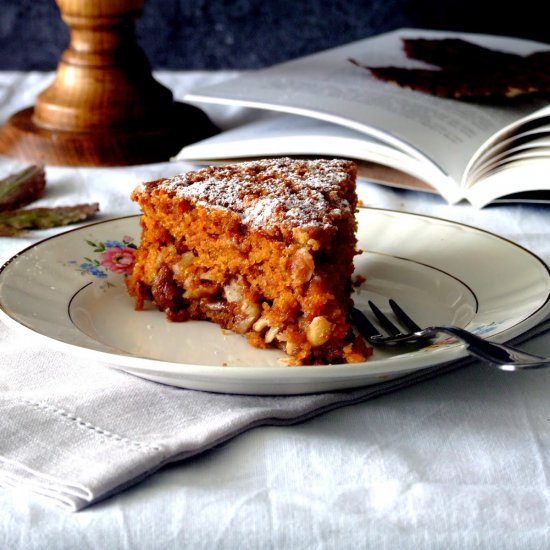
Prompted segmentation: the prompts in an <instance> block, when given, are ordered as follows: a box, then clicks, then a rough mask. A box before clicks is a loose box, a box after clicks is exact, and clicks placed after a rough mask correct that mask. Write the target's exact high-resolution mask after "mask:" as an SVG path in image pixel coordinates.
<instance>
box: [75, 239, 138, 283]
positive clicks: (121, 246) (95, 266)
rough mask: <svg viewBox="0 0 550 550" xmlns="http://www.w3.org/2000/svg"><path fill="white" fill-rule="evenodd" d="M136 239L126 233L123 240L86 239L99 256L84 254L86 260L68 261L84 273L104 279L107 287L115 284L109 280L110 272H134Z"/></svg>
mask: <svg viewBox="0 0 550 550" xmlns="http://www.w3.org/2000/svg"><path fill="white" fill-rule="evenodd" d="M134 241H135V239H134V238H133V237H132V236H130V235H124V237H122V239H121V240H113V239H106V240H104V241H91V240H88V239H86V244H87V245H88V246H90V247H92V249H93V252H94V254H96V255H97V256H94V257H91V256H84V258H83V260H84V261H78V260H69V261H68V262H67V263H68V264H69V265H71V266H73V267H75V268H76V270H77V271H79V272H80V273H81V274H82V275H90V276H92V277H96V278H97V279H103V280H104V281H105V282H104V286H106V287H110V286H114V284H113V283H112V282H110V281H109V280H107V279H108V277H109V274H110V273H115V274H118V275H124V276H126V275H129V274H130V273H131V272H132V267H133V265H134V260H135V253H136V250H137V246H136V245H135V243H134Z"/></svg>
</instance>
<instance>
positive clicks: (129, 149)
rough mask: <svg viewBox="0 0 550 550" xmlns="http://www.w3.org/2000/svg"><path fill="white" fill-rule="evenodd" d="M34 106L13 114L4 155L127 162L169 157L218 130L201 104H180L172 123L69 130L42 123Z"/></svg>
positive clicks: (1, 143)
mask: <svg viewBox="0 0 550 550" xmlns="http://www.w3.org/2000/svg"><path fill="white" fill-rule="evenodd" d="M33 114H34V108H33V107H30V108H28V109H24V110H23V111H19V112H17V113H15V114H14V115H12V116H11V117H10V119H9V120H8V121H7V122H6V124H5V125H4V126H3V127H2V128H1V129H0V154H4V155H7V156H10V157H15V158H18V159H21V160H23V161H27V162H32V163H38V164H40V163H42V164H46V165H62V166H126V165H134V164H148V163H151V162H162V161H167V160H169V159H170V158H171V157H173V156H174V155H175V154H176V153H177V152H178V151H179V150H180V149H181V148H182V147H183V146H184V145H187V144H188V143H192V142H194V141H198V140H200V139H204V138H206V137H208V136H211V135H213V134H214V133H216V131H217V129H216V127H215V126H214V125H213V124H212V122H211V121H210V119H209V118H208V117H207V116H206V115H205V114H204V113H203V112H202V111H201V110H200V109H198V108H196V107H193V106H191V105H186V104H183V103H175V104H174V107H173V113H172V116H171V117H170V126H167V125H166V126H164V127H159V128H136V129H127V128H123V129H113V128H109V129H105V130H104V129H96V130H86V131H81V132H77V131H71V132H64V131H59V130H50V129H47V128H43V127H41V126H38V125H36V124H35V122H34V121H33Z"/></svg>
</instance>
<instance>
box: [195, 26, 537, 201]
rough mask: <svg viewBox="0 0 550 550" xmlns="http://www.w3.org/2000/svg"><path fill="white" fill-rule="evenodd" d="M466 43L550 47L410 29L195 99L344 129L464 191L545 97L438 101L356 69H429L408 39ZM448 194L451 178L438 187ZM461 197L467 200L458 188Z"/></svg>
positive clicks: (250, 76) (523, 50) (522, 49)
mask: <svg viewBox="0 0 550 550" xmlns="http://www.w3.org/2000/svg"><path fill="white" fill-rule="evenodd" d="M405 36H406V37H410V38H419V37H428V38H444V37H449V36H454V37H459V38H464V39H466V40H469V41H471V42H475V43H478V44H480V45H484V46H487V47H491V48H494V49H499V50H502V51H513V52H516V53H520V54H522V55H525V54H528V53H531V52H532V51H536V50H537V49H548V46H546V45H541V44H537V43H534V42H530V41H523V40H519V39H510V38H504V37H494V36H485V35H474V34H464V33H447V32H445V33H444V32H437V31H424V30H413V29H405V30H401V31H395V32H392V33H387V34H384V35H380V36H376V37H374V38H368V39H366V40H361V41H358V42H354V43H352V44H349V45H346V46H342V47H339V48H335V49H332V50H328V51H325V52H321V53H318V54H314V55H312V56H308V57H304V58H300V59H297V60H294V61H290V62H287V63H284V64H281V65H276V66H274V67H271V68H268V69H264V70H260V71H255V72H252V73H247V74H245V75H243V76H241V77H238V78H236V79H233V80H231V81H229V82H227V83H221V84H219V85H214V86H211V87H208V88H203V89H198V90H195V91H194V92H193V93H191V94H188V95H187V96H186V98H185V99H186V100H188V101H197V102H213V103H226V104H233V105H235V104H237V105H242V106H249V107H258V108H266V109H273V110H278V111H286V112H290V113H295V114H301V115H306V116H311V117H317V118H320V119H324V120H327V121H330V122H333V123H336V124H341V125H343V126H347V127H349V128H352V129H355V130H357V131H359V132H363V133H366V134H369V135H371V136H373V137H375V138H376V139H378V140H380V141H383V142H385V143H387V144H388V145H390V146H392V147H395V148H396V149H399V150H401V151H403V152H405V153H406V154H407V155H409V156H411V157H415V158H417V159H419V160H422V161H423V162H425V163H428V164H429V163H431V164H432V165H435V166H437V167H438V168H439V169H440V170H441V171H442V172H444V173H445V174H448V175H449V176H450V178H452V179H453V180H454V181H455V182H456V184H455V185H456V186H457V187H458V185H459V182H460V181H461V180H462V177H463V174H464V171H465V169H466V166H467V164H468V162H469V160H470V158H471V157H472V155H473V154H474V153H475V152H476V150H477V149H478V148H479V147H480V145H481V144H483V143H484V142H485V141H486V140H488V139H489V137H490V136H491V135H492V134H494V133H495V132H497V131H498V130H499V129H500V128H502V127H503V126H505V125H507V124H510V123H511V122H513V121H514V120H516V119H518V118H521V117H523V116H526V115H527V114H529V113H531V112H533V111H535V110H536V109H538V108H540V107H542V106H543V105H544V104H545V102H544V100H542V99H540V98H538V99H537V98H534V97H528V98H524V99H520V98H518V99H517V100H516V101H513V102H507V103H506V104H505V105H504V104H503V105H485V104H476V103H469V102H464V101H457V100H452V99H445V98H440V97H434V96H430V95H427V94H423V93H421V92H415V91H411V90H405V89H402V88H399V87H397V86H393V85H391V84H387V83H384V82H381V81H379V80H377V79H375V78H374V77H373V76H372V75H371V74H370V72H369V71H367V70H365V69H363V68H361V67H357V66H356V65H354V64H352V63H351V62H350V61H349V60H350V58H352V59H355V60H357V61H358V62H359V63H361V64H362V65H370V66H389V65H394V66H400V67H424V68H426V67H430V66H428V65H425V64H423V63H420V62H418V61H414V60H411V59H409V58H407V56H406V55H405V54H404V52H403V50H402V45H401V37H405ZM433 184H434V186H435V187H437V188H438V189H439V190H440V191H442V192H443V193H444V194H445V193H446V194H447V195H448V196H449V195H452V194H453V192H452V191H451V190H450V189H449V188H448V187H449V181H445V179H444V178H441V180H439V181H434V182H433ZM454 193H455V194H457V195H458V194H459V195H462V192H461V191H457V190H456V189H455V191H454Z"/></svg>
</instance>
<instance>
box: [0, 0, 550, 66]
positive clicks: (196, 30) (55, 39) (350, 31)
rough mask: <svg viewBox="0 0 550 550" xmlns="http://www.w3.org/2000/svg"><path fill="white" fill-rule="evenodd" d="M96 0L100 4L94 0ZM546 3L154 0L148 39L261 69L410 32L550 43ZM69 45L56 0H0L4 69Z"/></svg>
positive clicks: (187, 58) (192, 57) (164, 62)
mask: <svg viewBox="0 0 550 550" xmlns="http://www.w3.org/2000/svg"><path fill="white" fill-rule="evenodd" d="M90 1H94V0H90ZM544 4H545V2H540V1H539V0H522V1H521V2H519V3H514V2H509V3H506V5H505V4H504V3H503V2H501V1H498V2H497V1H494V0H336V1H330V0H309V1H307V0H305V1H299V0H298V1H297V0H145V4H144V11H143V15H142V17H141V18H140V20H139V21H138V23H137V36H138V41H139V44H140V45H141V46H142V48H143V49H144V50H145V52H146V54H147V56H148V58H149V61H150V62H151V65H152V66H153V67H154V68H166V69H254V68H260V67H265V66H268V65H271V64H273V63H278V62H280V61H284V60H287V59H292V58H295V57H299V56H302V55H305V54H308V53H312V52H316V51H320V50H323V49H326V48H330V47H333V46H337V45H340V44H344V43H346V42H351V41H353V40H358V39H360V38H365V37H368V36H371V35H373V34H378V33H381V32H384V31H388V30H392V29H396V28H400V27H416V28H431V29H441V30H460V31H471V32H484V33H490V34H505V35H510V36H518V37H522V38H531V39H534V40H539V41H542V42H550V30H549V27H548V24H547V19H546V16H545V15H544V13H540V12H541V10H542V7H543V6H544ZM67 43H68V32H67V27H66V25H65V24H64V23H63V22H62V20H61V18H60V14H59V9H58V7H57V5H56V3H55V0H0V70H9V69H16V70H32V69H36V70H54V69H55V68H56V66H57V61H58V58H59V55H60V54H61V52H62V51H63V50H64V49H65V47H66V45H67Z"/></svg>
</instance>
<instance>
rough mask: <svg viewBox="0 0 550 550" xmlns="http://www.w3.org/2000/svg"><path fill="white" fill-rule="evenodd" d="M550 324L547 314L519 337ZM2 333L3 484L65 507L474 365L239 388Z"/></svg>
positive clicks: (0, 437)
mask: <svg viewBox="0 0 550 550" xmlns="http://www.w3.org/2000/svg"><path fill="white" fill-rule="evenodd" d="M547 330H550V320H547V321H546V322H544V323H542V324H540V325H539V326H538V327H536V328H535V329H532V330H531V331H529V333H527V334H525V335H523V337H521V338H520V339H519V340H521V341H525V340H526V339H529V338H533V337H535V336H536V335H540V334H542V333H544V332H545V331H547ZM0 340H2V341H3V342H4V347H3V351H2V353H3V356H4V357H7V358H8V359H9V360H8V361H7V363H6V362H4V365H3V366H2V369H1V371H0V390H1V393H0V417H1V418H2V421H1V423H0V485H3V486H5V487H12V488H14V490H19V491H27V492H28V493H29V495H32V496H41V497H45V498H46V499H48V500H49V501H52V502H54V503H55V504H57V505H60V506H62V507H64V508H66V509H68V510H71V511H76V510H80V509H82V508H85V507H87V506H89V505H91V504H92V503H95V502H97V501H99V500H102V499H104V498H106V497H109V496H110V495H113V494H115V493H117V492H120V491H123V490H124V489H125V488H127V487H129V486H131V485H134V484H136V483H138V482H139V481H141V480H143V479H144V478H146V477H148V476H150V475H152V474H153V473H154V472H155V471H157V470H158V469H159V468H162V467H163V466H164V465H166V464H168V463H171V462H176V461H182V460H185V459H186V458H189V457H191V456H194V455H197V454H199V453H202V452H204V451H206V450H208V449H211V448H213V447H215V446H217V445H219V444H221V443H223V442H225V441H227V440H229V439H230V438H233V437H235V436H237V435H239V434H240V433H242V432H244V431H246V430H249V429H251V428H254V427H255V426H260V425H269V424H271V425H274V424H276V425H289V424H293V423H296V422H302V421H304V420H307V419H308V418H311V417H313V416H315V415H318V414H321V413H323V412H325V411H328V410H331V409H334V408H337V407H341V406H345V405H351V404H354V403H358V402H360V401H364V400H366V399H371V398H374V397H377V396H380V395H382V394H384V393H387V392H390V391H394V390H397V389H400V388H403V387H406V386H408V385H410V384H413V383H417V382H420V381H422V380H424V379H426V378H429V377H432V376H436V375H438V374H442V373H444V372H448V371H449V370H451V369H455V368H458V367H462V366H465V365H468V364H471V363H472V360H470V359H464V360H461V361H457V362H454V363H450V364H446V365H442V366H439V367H435V368H430V369H426V370H423V371H419V372H416V373H413V374H411V375H407V376H405V377H403V378H399V379H396V380H392V381H389V382H386V383H381V384H377V385H373V386H367V387H364V388H359V389H355V390H348V391H338V392H327V393H320V394H313V395H299V396H283V397H271V396H245V395H225V394H215V393H209V392H201V391H194V390H185V389H181V388H175V387H172V386H165V385H162V384H157V383H155V382H149V381H146V380H142V379H140V378H137V377H134V376H132V375H130V374H127V373H125V372H121V371H119V370H115V369H111V368H108V367H107V366H105V365H102V364H100V363H97V362H92V361H84V360H82V359H74V358H72V357H69V356H67V355H65V354H63V353H61V352H57V351H52V350H50V349H47V348H44V347H42V346H41V345H33V344H30V345H29V342H28V340H27V338H26V336H25V335H23V334H19V333H15V334H14V333H13V332H12V331H11V330H9V329H8V328H7V327H5V326H3V325H1V324H0ZM18 358H20V359H21V361H22V362H23V361H24V364H25V365H26V367H25V368H20V362H19V361H18V360H17V359H18ZM475 368H483V367H475ZM502 375H503V376H514V375H512V374H507V373H502Z"/></svg>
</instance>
